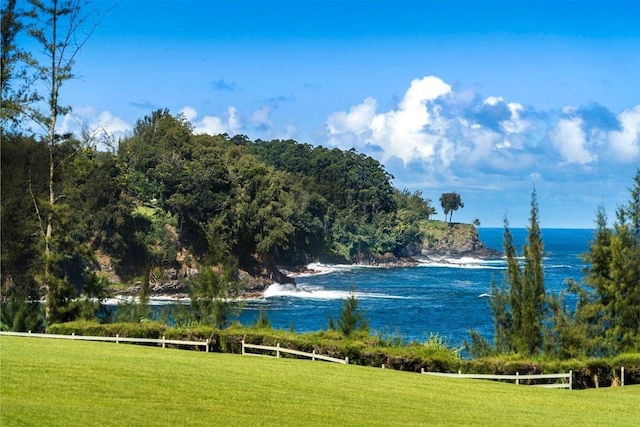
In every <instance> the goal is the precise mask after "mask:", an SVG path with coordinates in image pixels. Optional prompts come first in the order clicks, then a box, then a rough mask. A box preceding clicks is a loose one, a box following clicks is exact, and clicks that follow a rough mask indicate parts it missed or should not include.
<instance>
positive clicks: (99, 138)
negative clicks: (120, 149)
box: [56, 106, 133, 149]
mask: <svg viewBox="0 0 640 427" xmlns="http://www.w3.org/2000/svg"><path fill="white" fill-rule="evenodd" d="M132 129H133V127H132V126H131V125H130V124H129V123H127V122H126V121H125V120H123V119H121V118H120V117H116V116H114V115H113V114H112V113H111V112H110V111H106V110H105V111H101V112H98V111H97V110H96V109H95V108H93V107H90V106H82V107H76V108H74V109H73V111H72V112H70V113H69V114H66V115H65V116H63V117H62V118H61V119H60V120H58V124H57V126H56V132H58V133H61V134H63V133H72V134H73V135H75V137H76V138H78V139H80V140H84V141H85V142H88V143H90V144H97V145H98V146H99V147H98V148H99V149H102V148H104V147H103V145H104V144H115V142H116V141H117V140H118V139H120V138H124V137H126V136H127V134H128V133H129V132H131V130H132Z"/></svg>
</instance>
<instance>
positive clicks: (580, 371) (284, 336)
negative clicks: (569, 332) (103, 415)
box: [50, 321, 640, 388]
mask: <svg viewBox="0 0 640 427" xmlns="http://www.w3.org/2000/svg"><path fill="white" fill-rule="evenodd" d="M50 332H51V333H54V334H63V335H71V334H72V333H74V334H76V335H86V336H89V335H91V336H115V335H116V334H118V335H119V336H121V337H144V338H161V337H162V336H164V337H165V338H167V339H173V340H189V341H191V340H195V341H206V340H210V342H211V350H213V351H216V352H223V353H234V354H240V353H242V340H245V341H246V342H247V343H251V344H260V345H269V346H276V345H277V344H278V343H279V344H280V345H281V346H282V347H285V348H290V349H294V350H300V351H305V352H309V353H311V352H312V351H313V350H315V351H316V352H317V353H319V354H324V355H327V356H332V357H336V358H340V359H343V358H345V357H348V358H349V361H350V363H352V364H357V365H363V366H374V367H380V366H382V365H384V366H385V367H387V368H391V369H395V370H401V371H409V372H421V370H422V369H424V370H425V371H433V372H458V371H459V370H461V371H463V372H465V373H482V374H515V373H516V372H519V373H520V374H539V373H558V372H567V371H569V370H573V373H574V387H575V388H591V387H595V386H596V384H597V385H598V386H600V387H605V386H609V385H612V384H616V382H617V383H619V382H620V368H621V367H625V370H626V374H625V382H626V384H640V353H633V354H623V355H619V356H616V357H610V358H600V359H589V358H583V359H571V360H565V361H560V360H550V359H536V358H524V357H519V356H492V357H484V358H478V359H474V360H464V359H461V358H460V357H459V350H458V349H453V348H451V347H450V346H448V345H447V344H446V342H444V341H443V340H442V338H441V337H438V336H432V337H431V338H430V339H429V340H427V341H426V342H424V343H418V342H413V343H408V344H404V343H401V342H397V341H395V340H393V339H385V338H383V337H380V336H373V335H370V334H368V333H366V332H359V333H354V334H353V335H351V336H350V337H349V338H345V337H344V336H343V335H342V334H341V333H340V332H338V331H320V332H312V333H294V332H289V331H284V330H279V329H271V328H267V327H241V326H237V325H234V326H232V327H230V328H227V329H217V328H215V327H214V326H199V327H194V328H170V327H168V326H166V325H161V324H158V323H153V322H150V323H114V324H98V323H95V322H86V321H79V322H69V323H63V324H56V325H52V326H51V328H50ZM287 357H295V356H287ZM596 378H597V379H596Z"/></svg>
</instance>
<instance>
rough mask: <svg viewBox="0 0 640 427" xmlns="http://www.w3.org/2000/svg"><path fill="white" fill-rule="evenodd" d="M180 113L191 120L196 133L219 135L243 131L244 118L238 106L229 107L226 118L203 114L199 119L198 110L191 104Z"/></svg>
mask: <svg viewBox="0 0 640 427" xmlns="http://www.w3.org/2000/svg"><path fill="white" fill-rule="evenodd" d="M180 113H182V114H183V115H184V116H185V118H186V119H187V120H188V121H189V122H191V125H192V126H193V133H194V134H196V135H198V134H208V135H219V134H222V133H226V134H228V135H231V136H233V135H235V134H238V133H240V132H241V131H242V118H241V117H240V115H239V114H238V110H237V109H236V107H233V106H231V107H228V108H227V119H226V120H224V119H221V118H220V117H216V116H203V117H202V119H201V120H197V119H198V111H197V110H196V109H195V108H193V107H190V106H185V107H183V108H182V109H181V110H180Z"/></svg>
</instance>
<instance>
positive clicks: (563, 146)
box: [549, 117, 596, 165]
mask: <svg viewBox="0 0 640 427" xmlns="http://www.w3.org/2000/svg"><path fill="white" fill-rule="evenodd" d="M583 123H584V122H583V120H582V119H581V118H580V117H572V118H566V119H560V121H558V124H557V125H556V127H555V128H554V129H552V130H551V132H550V134H549V137H550V138H551V142H552V143H553V146H554V147H555V148H556V150H558V152H559V153H560V156H561V157H562V160H563V161H564V162H565V163H578V164H582V165H585V164H587V163H591V162H593V161H594V160H596V156H595V155H593V154H591V153H590V152H589V150H587V148H586V145H587V136H586V134H585V132H584V130H583V129H582V125H583Z"/></svg>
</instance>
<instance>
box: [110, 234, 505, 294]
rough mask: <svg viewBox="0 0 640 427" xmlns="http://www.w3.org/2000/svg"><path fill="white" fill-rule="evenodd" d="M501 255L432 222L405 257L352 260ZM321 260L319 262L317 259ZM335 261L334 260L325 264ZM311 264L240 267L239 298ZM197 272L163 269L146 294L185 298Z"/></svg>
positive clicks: (407, 262)
mask: <svg viewBox="0 0 640 427" xmlns="http://www.w3.org/2000/svg"><path fill="white" fill-rule="evenodd" d="M502 256H503V254H502V253H501V252H499V251H497V250H495V249H492V248H489V247H487V246H485V245H484V244H483V243H482V242H481V241H480V239H479V237H478V232H477V229H476V228H475V227H473V226H471V225H469V224H447V223H436V224H435V226H434V228H433V230H431V234H428V235H427V239H426V241H425V243H424V244H423V246H422V248H417V249H414V250H413V251H411V252H410V253H408V254H407V256H405V257H396V256H394V255H393V254H384V255H382V256H378V257H372V258H366V259H361V260H359V261H358V262H356V263H354V264H357V265H367V266H372V267H380V268H399V267H412V266H416V265H419V264H424V263H429V262H439V263H442V262H449V261H447V259H449V260H450V259H460V258H463V257H471V258H478V259H488V258H499V257H502ZM320 262H322V261H320ZM331 264H335V260H332V262H327V265H331ZM312 265H313V264H304V265H290V266H271V267H265V266H262V267H261V268H255V269H253V270H252V271H247V270H240V271H239V274H238V278H239V279H240V281H241V282H242V283H243V288H242V291H241V292H240V298H241V299H251V298H261V297H263V295H264V291H265V290H266V289H267V288H268V287H269V285H271V284H274V283H280V284H287V283H289V284H292V285H294V286H295V285H296V277H299V276H301V275H313V274H320V273H322V271H319V270H315V269H314V268H312V267H310V266H312ZM195 274H197V270H196V269H193V268H189V269H186V270H185V271H179V270H176V269H167V270H165V271H164V272H163V274H162V276H161V277H151V278H150V279H151V280H150V284H149V293H150V297H152V298H168V299H175V300H181V299H187V298H188V295H187V292H186V289H185V287H184V281H185V280H186V279H188V278H189V277H191V276H193V275H195ZM141 288H142V284H141V283H140V282H137V283H134V284H132V285H130V286H128V287H127V288H126V289H125V290H123V291H122V290H121V291H120V292H117V295H118V296H124V297H127V296H128V297H131V296H136V295H139V294H140V290H141Z"/></svg>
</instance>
